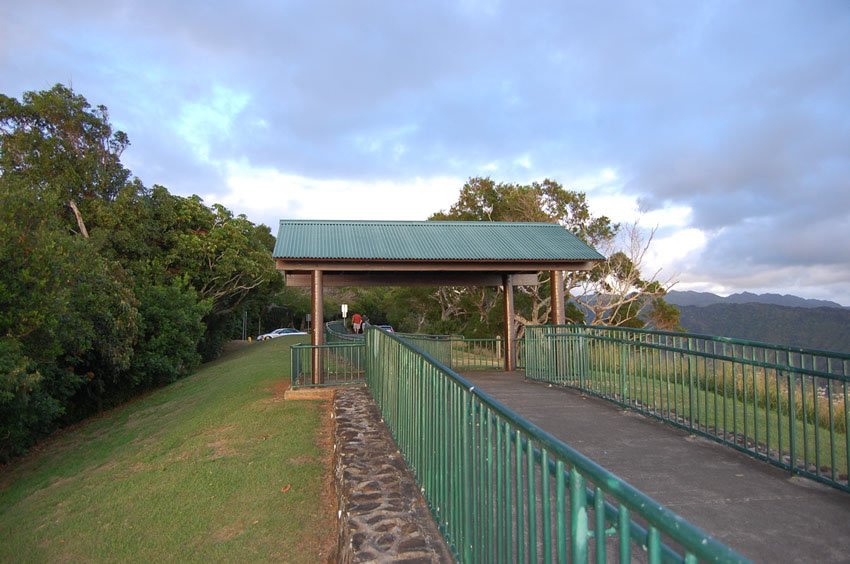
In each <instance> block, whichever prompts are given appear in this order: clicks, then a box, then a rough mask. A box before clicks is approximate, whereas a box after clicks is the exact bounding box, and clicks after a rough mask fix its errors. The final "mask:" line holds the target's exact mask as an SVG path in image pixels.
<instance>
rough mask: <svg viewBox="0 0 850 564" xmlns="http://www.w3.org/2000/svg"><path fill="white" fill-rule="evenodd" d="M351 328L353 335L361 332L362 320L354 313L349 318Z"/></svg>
mask: <svg viewBox="0 0 850 564" xmlns="http://www.w3.org/2000/svg"><path fill="white" fill-rule="evenodd" d="M351 327H352V329H354V332H355V333H362V332H363V318H362V317H361V316H360V314H359V313H355V314H354V315H352V316H351Z"/></svg>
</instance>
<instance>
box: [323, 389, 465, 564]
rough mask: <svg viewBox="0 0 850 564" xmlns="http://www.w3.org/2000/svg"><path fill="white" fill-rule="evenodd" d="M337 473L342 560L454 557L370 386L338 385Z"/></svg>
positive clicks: (336, 404) (426, 559)
mask: <svg viewBox="0 0 850 564" xmlns="http://www.w3.org/2000/svg"><path fill="white" fill-rule="evenodd" d="M334 417H335V418H336V430H335V437H334V443H335V444H334V474H335V480H336V487H337V496H338V498H339V499H338V501H339V517H340V519H339V547H338V554H337V558H338V560H339V561H340V562H346V563H347V562H417V563H418V562H422V563H425V562H452V561H453V558H452V556H451V552H450V551H449V549H448V547H447V546H446V544H445V542H444V541H443V538H442V536H441V535H440V533H439V531H438V530H437V527H436V525H435V523H434V520H433V518H432V517H431V513H430V511H429V510H428V506H427V505H426V503H425V500H424V499H423V498H422V495H421V494H420V491H419V488H418V486H417V485H416V482H415V481H414V479H413V475H412V474H411V472H410V470H409V469H408V468H407V465H406V464H405V462H404V459H403V458H402V456H401V454H400V453H399V452H398V449H397V448H396V444H395V442H394V441H393V439H392V437H391V436H390V434H389V431H388V430H387V428H386V426H385V425H384V423H383V421H382V420H381V417H380V413H379V412H378V408H377V405H376V404H375V402H374V400H373V399H372V397H371V396H370V395H369V392H368V390H367V389H366V388H365V387H362V386H357V387H347V388H340V389H338V390H337V392H336V395H335V398H334Z"/></svg>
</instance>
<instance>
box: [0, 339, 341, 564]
mask: <svg viewBox="0 0 850 564" xmlns="http://www.w3.org/2000/svg"><path fill="white" fill-rule="evenodd" d="M296 339H303V338H296ZM293 342H296V341H295V340H294V339H293V338H281V339H276V340H274V341H268V342H264V343H257V344H253V345H250V346H246V347H243V348H242V349H240V350H238V351H237V352H233V353H231V354H229V355H227V356H226V357H224V358H222V359H221V360H219V361H216V362H214V363H210V364H207V365H205V366H203V367H202V368H201V369H200V370H199V371H198V372H197V373H196V374H194V375H193V376H190V377H188V378H186V379H184V380H181V381H179V382H176V383H175V384H173V385H171V386H168V387H167V388H163V389H161V390H158V391H156V392H154V393H151V394H149V395H148V396H146V397H144V398H141V399H139V400H137V401H134V402H132V403H130V404H128V405H125V406H123V407H121V408H118V409H116V410H114V411H111V412H109V413H107V414H105V415H103V416H101V417H98V418H96V419H93V420H90V421H87V422H84V423H83V424H81V425H79V426H77V427H76V428H74V429H72V430H68V431H66V432H64V433H62V434H61V435H60V436H58V437H56V438H55V439H53V440H51V441H49V442H48V443H47V444H46V445H44V447H43V448H41V449H40V452H37V453H34V454H32V455H30V456H28V457H27V458H25V459H23V460H20V461H18V462H17V463H14V464H12V465H9V466H7V467H6V468H3V469H2V476H0V562H11V561H16V562H19V561H34V562H40V561H51V562H55V561H130V562H156V561H202V560H206V561H231V562H234V561H257V560H263V561H268V560H276V561H287V562H299V561H301V562H315V561H320V560H326V559H327V558H328V553H329V552H330V550H331V548H332V546H333V543H332V539H334V538H335V517H336V515H335V514H334V513H335V509H334V501H333V498H332V490H331V487H330V483H331V482H330V480H331V476H330V472H331V470H330V452H329V451H330V445H331V442H330V441H331V437H330V433H331V426H330V416H329V411H330V410H329V406H328V404H327V403H322V402H306V401H299V402H292V401H290V402H284V401H283V390H284V388H285V385H286V383H287V382H288V379H289V345H290V344H291V343H293Z"/></svg>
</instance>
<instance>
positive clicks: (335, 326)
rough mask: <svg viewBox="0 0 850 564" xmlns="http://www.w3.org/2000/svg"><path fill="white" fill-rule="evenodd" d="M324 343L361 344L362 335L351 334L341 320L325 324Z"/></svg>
mask: <svg viewBox="0 0 850 564" xmlns="http://www.w3.org/2000/svg"><path fill="white" fill-rule="evenodd" d="M325 342H327V343H363V334H362V333H360V334H358V333H351V332H349V331H348V329H347V328H346V326H345V323H344V322H343V321H341V320H336V321H328V322H327V323H325Z"/></svg>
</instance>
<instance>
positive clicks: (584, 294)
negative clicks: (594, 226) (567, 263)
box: [566, 221, 678, 327]
mask: <svg viewBox="0 0 850 564" xmlns="http://www.w3.org/2000/svg"><path fill="white" fill-rule="evenodd" d="M654 236H655V231H654V230H652V231H650V232H649V234H648V236H644V234H643V231H642V230H641V229H640V225H639V222H638V221H635V222H634V223H632V224H630V225H627V226H625V227H624V228H621V229H620V230H619V231H618V233H617V236H616V237H612V238H611V239H610V240H608V241H605V242H603V243H602V245H604V246H603V247H602V248H601V249H599V250H600V252H602V254H604V255H607V256H608V259H607V260H606V261H605V262H602V263H600V264H599V265H597V266H596V267H595V268H594V269H593V270H591V271H589V272H574V273H570V275H568V276H567V279H566V284H567V288H568V291H570V292H571V294H572V295H573V296H574V297H575V300H576V301H577V302H578V303H579V304H581V306H582V307H583V308H584V309H585V310H586V311H588V312H589V314H590V317H591V323H592V324H594V325H614V326H618V327H644V326H645V325H646V320H647V319H649V320H650V321H652V323H653V325H655V324H656V323H662V324H664V325H665V326H671V324H675V325H678V319H675V320H674V319H672V318H671V315H673V314H672V313H671V312H670V310H669V309H667V303H666V302H665V301H664V298H663V297H664V296H665V295H666V294H667V292H668V290H669V289H670V287H671V286H672V285H673V282H672V281H671V280H667V281H664V282H661V281H659V280H658V276H659V275H660V273H661V272H660V270H659V271H656V272H654V273H652V275H651V276H649V277H648V278H647V279H644V274H643V273H642V272H641V270H642V266H643V264H644V259H645V257H646V253H647V252H648V251H649V248H650V245H651V244H652V240H653V238H654ZM674 310H675V308H674ZM655 326H656V327H657V325H655Z"/></svg>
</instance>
